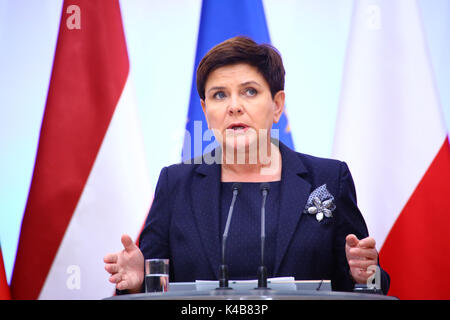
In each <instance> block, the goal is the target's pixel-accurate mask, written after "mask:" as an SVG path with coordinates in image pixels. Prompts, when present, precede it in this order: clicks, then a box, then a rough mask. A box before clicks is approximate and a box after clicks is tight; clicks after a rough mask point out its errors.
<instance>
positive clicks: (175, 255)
mask: <svg viewBox="0 0 450 320" xmlns="http://www.w3.org/2000/svg"><path fill="white" fill-rule="evenodd" d="M279 146H280V153H281V159H282V167H281V168H282V169H281V181H280V182H279V184H278V188H277V187H276V186H275V185H272V186H271V187H272V189H271V190H270V191H269V199H268V201H267V206H268V207H267V219H268V220H269V219H272V220H273V221H275V222H273V221H272V222H269V221H267V224H266V226H267V229H268V230H267V237H268V238H267V239H266V244H267V246H268V248H267V250H266V251H267V257H266V259H265V260H266V262H267V266H268V267H269V270H270V276H272V275H275V276H276V277H286V276H292V277H294V278H295V279H296V280H319V279H326V280H328V279H329V280H331V286H332V289H333V290H338V291H352V290H353V288H354V282H353V279H352V277H351V275H350V268H349V265H348V262H347V259H346V255H345V237H346V236H347V235H348V234H354V235H356V236H357V237H358V239H362V238H365V237H367V236H368V231H367V227H366V224H365V222H364V218H363V216H362V214H361V212H360V211H359V209H358V207H357V205H356V192H355V186H354V183H353V179H352V176H351V174H350V171H349V169H348V167H347V165H346V164H345V163H344V162H340V161H337V160H333V159H323V158H317V157H313V156H310V155H306V154H302V153H297V152H295V151H293V150H291V149H289V148H288V147H286V146H285V145H284V144H283V143H281V142H280V143H279ZM218 151H220V149H217V150H213V152H211V154H209V155H205V160H208V161H210V159H214V158H215V157H216V152H218ZM220 157H221V156H220V155H218V159H221V158H220ZM200 160H201V159H200ZM220 178H221V164H220V163H217V162H214V163H209V162H208V163H206V162H201V163H199V162H198V161H197V160H195V161H193V162H191V163H190V164H187V163H181V164H175V165H171V166H169V167H165V168H163V169H162V171H161V174H160V177H159V180H158V184H157V186H156V190H155V197H154V200H153V204H152V207H151V209H150V212H149V214H148V218H147V221H146V223H145V226H144V229H143V231H142V233H141V236H140V239H139V247H140V249H141V251H142V253H143V255H144V257H145V258H146V259H149V258H169V259H170V276H169V277H170V281H171V282H191V281H195V280H217V279H219V277H220V272H219V271H220V264H221V260H222V259H221V258H222V257H221V256H222V255H221V252H222V250H221V231H222V233H223V228H224V226H225V221H226V214H227V213H228V208H229V205H230V201H231V197H232V192H231V186H232V184H231V185H230V184H223V185H224V187H223V189H225V187H226V186H227V187H228V188H229V190H228V192H226V190H223V191H222V183H221V180H220ZM252 188H253V191H252V190H251V189H252ZM319 189H320V190H322V189H326V190H327V192H328V193H329V194H331V195H332V196H333V197H334V205H335V210H333V215H332V217H324V218H323V219H322V220H320V221H318V220H317V219H316V216H315V215H313V214H306V213H305V209H306V206H307V205H308V200H309V197H310V196H311V194H312V193H316V192H318V191H317V190H319ZM222 192H223V196H222V197H223V200H222V199H221V195H222ZM246 198H247V199H246ZM277 199H278V200H279V201H277ZM246 203H248V205H245V204H246ZM260 205H261V196H260V192H259V184H258V183H256V184H251V183H250V184H245V185H243V190H242V191H241V194H240V195H239V196H238V199H237V202H236V206H237V207H236V212H235V213H233V219H232V226H231V228H230V234H229V236H228V240H229V241H230V242H229V244H228V249H229V250H227V252H228V254H227V256H228V255H229V258H228V265H229V267H231V275H230V279H233V278H238V277H237V275H239V278H251V279H255V276H256V273H257V268H258V265H259V262H260V261H259V259H260V247H259V235H260V233H259V232H260V231H259V229H260V219H259V212H260ZM243 206H245V207H243ZM272 206H278V207H279V208H278V207H277V208H275V207H272ZM222 207H225V210H223V209H222ZM274 208H275V209H274ZM221 211H223V214H219V212H221ZM274 212H277V213H278V215H277V214H274ZM276 225H278V227H275V226H276ZM269 229H271V230H269ZM275 230H276V231H275ZM275 233H276V234H275ZM274 237H276V241H273V238H274ZM239 239H240V240H239ZM273 245H275V249H274V248H273ZM274 255H275V258H273V256H274ZM236 268H237V269H236ZM239 268H241V270H239ZM244 268H245V269H244ZM381 271H382V275H381V283H382V288H383V292H384V293H386V292H387V290H388V288H389V275H388V274H387V273H386V272H385V271H384V270H383V269H381ZM272 273H273V274H272Z"/></svg>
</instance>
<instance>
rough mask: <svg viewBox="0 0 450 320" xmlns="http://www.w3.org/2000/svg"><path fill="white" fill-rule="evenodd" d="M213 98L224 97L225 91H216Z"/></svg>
mask: <svg viewBox="0 0 450 320" xmlns="http://www.w3.org/2000/svg"><path fill="white" fill-rule="evenodd" d="M213 98H214V99H218V100H221V99H224V98H225V93H224V92H223V91H217V92H216V93H214V95H213Z"/></svg>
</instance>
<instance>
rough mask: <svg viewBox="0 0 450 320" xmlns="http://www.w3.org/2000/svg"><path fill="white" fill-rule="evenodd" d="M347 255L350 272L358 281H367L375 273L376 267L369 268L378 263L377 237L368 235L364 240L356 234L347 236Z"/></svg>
mask: <svg viewBox="0 0 450 320" xmlns="http://www.w3.org/2000/svg"><path fill="white" fill-rule="evenodd" d="M345 255H346V257H347V262H348V265H349V266H350V273H351V275H352V277H353V279H354V280H355V282H356V283H361V284H363V283H367V279H368V278H369V277H370V276H371V275H373V273H374V270H375V269H372V268H371V269H369V270H368V268H369V266H371V265H377V263H378V252H377V250H376V249H375V239H374V238H372V237H367V238H364V239H362V240H358V238H357V237H356V236H355V235H354V234H349V235H347V237H346V238H345Z"/></svg>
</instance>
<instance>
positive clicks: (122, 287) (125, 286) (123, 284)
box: [116, 280, 129, 290]
mask: <svg viewBox="0 0 450 320" xmlns="http://www.w3.org/2000/svg"><path fill="white" fill-rule="evenodd" d="M116 288H117V289H119V290H125V289H128V288H129V285H128V282H127V281H125V280H122V281H120V282H119V283H117V284H116Z"/></svg>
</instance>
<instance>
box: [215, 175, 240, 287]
mask: <svg viewBox="0 0 450 320" xmlns="http://www.w3.org/2000/svg"><path fill="white" fill-rule="evenodd" d="M232 189H233V199H232V200H231V205H230V210H229V211H228V217H227V223H226V224H225V231H224V232H223V236H222V264H221V265H220V269H219V274H220V277H219V288H217V289H231V288H229V287H228V266H227V265H226V264H225V247H226V243H227V238H228V230H229V229H230V222H231V216H232V215H233V209H234V203H235V202H236V197H237V195H238V194H239V190H240V189H241V185H240V184H239V183H234V184H233V187H232Z"/></svg>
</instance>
